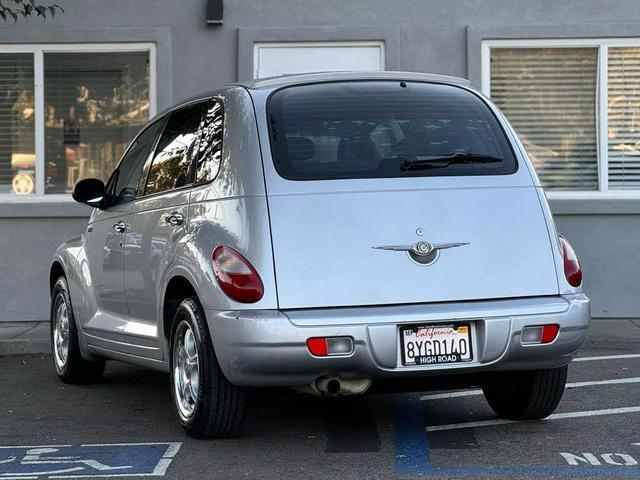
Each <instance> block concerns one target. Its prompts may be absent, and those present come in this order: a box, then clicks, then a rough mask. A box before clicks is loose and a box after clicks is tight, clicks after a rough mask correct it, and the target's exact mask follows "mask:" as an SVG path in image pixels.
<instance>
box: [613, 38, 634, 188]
mask: <svg viewBox="0 0 640 480" xmlns="http://www.w3.org/2000/svg"><path fill="white" fill-rule="evenodd" d="M608 57H609V59H608V69H609V72H608V75H609V82H608V87H607V92H608V98H609V101H608V104H609V108H608V115H609V117H608V119H609V120H608V123H609V126H608V132H607V136H608V139H609V141H608V144H609V145H608V153H609V188H610V189H612V190H616V189H638V188H640V47H609V55H608Z"/></svg>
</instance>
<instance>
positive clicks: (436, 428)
mask: <svg viewBox="0 0 640 480" xmlns="http://www.w3.org/2000/svg"><path fill="white" fill-rule="evenodd" d="M638 412H640V406H637V407H620V408H607V409H604V410H587V411H584V412H564V413H554V414H553V415H549V416H548V417H547V418H546V419H545V420H543V422H546V421H549V420H562V419H565V418H582V417H597V416H600V415H618V414H621V413H638ZM508 423H523V422H519V421H516V420H503V419H496V420H481V421H478V422H464V423H450V424H447V425H432V426H430V427H427V428H426V430H427V432H441V431H443V430H458V429H461V428H476V427H491V426H494V425H505V424H508Z"/></svg>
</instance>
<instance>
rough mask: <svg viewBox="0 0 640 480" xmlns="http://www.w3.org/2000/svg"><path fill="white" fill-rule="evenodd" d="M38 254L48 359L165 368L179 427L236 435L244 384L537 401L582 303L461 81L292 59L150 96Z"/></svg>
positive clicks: (521, 162) (91, 367)
mask: <svg viewBox="0 0 640 480" xmlns="http://www.w3.org/2000/svg"><path fill="white" fill-rule="evenodd" d="M73 197H74V198H75V199H76V200H77V201H79V202H83V203H86V204H89V205H91V206H93V207H95V208H94V210H93V213H92V215H91V218H90V220H89V223H88V226H87V229H86V232H85V233H84V234H83V235H80V236H78V237H75V238H72V239H70V240H68V241H67V242H65V243H64V244H63V245H61V246H60V248H59V249H58V251H57V253H56V254H55V258H54V260H53V262H52V265H51V275H50V285H51V298H52V303H51V337H52V345H53V352H54V356H53V358H54V364H55V369H56V372H57V374H58V376H59V377H60V378H61V379H62V380H63V381H65V382H85V381H90V380H96V379H97V378H99V377H100V376H101V375H102V372H103V370H104V365H105V359H116V360H121V361H125V362H130V363H135V364H138V365H142V366H145V367H149V368H153V369H157V370H161V371H168V372H170V376H171V394H172V397H173V401H174V404H175V409H176V413H177V415H178V417H179V419H180V422H181V424H182V426H183V428H184V429H185V430H186V432H187V433H189V434H190V435H193V436H197V437H221V436H229V435H232V434H234V433H237V431H238V429H239V427H240V423H241V420H242V417H243V410H244V392H245V388H246V387H261V386H288V387H295V388H298V389H301V390H306V391H308V392H311V393H316V394H320V395H349V394H361V393H364V392H365V391H367V390H368V389H369V388H370V387H371V386H373V387H377V386H384V385H395V386H396V387H397V388H401V389H414V390H427V389H433V388H456V387H457V388H459V387H467V386H471V385H476V386H480V387H482V388H483V391H484V394H485V397H486V399H487V401H488V402H489V404H490V405H491V407H492V408H493V410H495V412H496V414H497V415H499V416H500V417H504V418H509V419H539V418H543V417H545V416H547V415H549V414H550V413H551V412H553V411H554V409H555V408H556V406H557V405H558V402H559V401H560V398H561V396H562V392H563V389H564V384H565V380H566V376H567V365H568V364H569V362H570V361H571V359H572V358H573V356H574V355H575V353H576V351H577V350H578V349H579V348H580V347H581V346H582V344H583V343H584V341H585V336H586V334H587V329H588V326H589V321H590V312H589V300H588V298H587V297H586V296H585V295H584V294H583V293H582V290H581V283H582V272H581V270H580V266H579V264H578V261H577V259H576V256H575V254H574V252H573V250H572V248H571V246H570V245H569V243H568V242H567V241H566V240H565V239H564V238H563V237H561V236H559V235H558V233H557V232H556V229H555V226H554V223H553V219H552V217H551V213H550V212H549V208H548V206H547V202H546V200H545V196H544V192H543V190H542V188H541V187H540V183H539V181H538V179H537V177H536V174H535V172H534V169H533V168H532V165H531V162H530V161H529V159H528V158H527V154H526V152H525V151H524V149H523V147H522V144H521V143H520V142H519V141H518V138H517V137H516V135H515V133H514V132H513V130H512V128H511V127H510V126H509V124H508V123H507V121H506V119H505V118H504V116H503V115H502V114H501V113H500V111H499V110H498V109H497V108H496V107H495V106H494V105H492V104H491V102H490V101H489V100H488V99H486V98H485V97H483V96H482V95H481V94H480V93H478V92H477V91H475V90H474V89H472V88H471V87H470V86H469V84H468V82H467V81H466V80H462V79H457V78H451V77H443V76H437V75H424V74H416V73H394V72H382V73H380V72H377V73H329V74H307V75H297V76H288V77H280V78H274V79H265V80H257V81H252V82H248V83H238V84H235V85H231V86H228V87H225V88H223V89H220V90H218V91H215V92H212V93H208V94H205V95H202V96H199V97H196V98H194V99H191V100H189V101H187V102H184V103H181V104H179V105H177V106H175V107H173V108H170V109H169V110H167V111H166V112H164V113H162V114H160V115H158V116H157V117H156V118H154V119H153V120H151V121H150V122H149V124H148V125H147V126H146V127H145V128H144V129H143V130H142V131H141V132H140V133H139V134H138V136H137V137H136V138H135V139H134V140H133V142H132V143H131V145H130V146H129V148H128V150H127V151H126V153H125V154H124V156H123V158H122V160H121V161H120V163H119V165H118V167H117V168H116V170H115V171H114V172H113V174H112V176H111V178H110V179H109V181H108V182H107V183H106V185H105V184H104V183H103V182H102V181H100V180H97V179H86V180H82V181H80V182H79V183H78V184H77V185H76V187H75V189H74V192H73Z"/></svg>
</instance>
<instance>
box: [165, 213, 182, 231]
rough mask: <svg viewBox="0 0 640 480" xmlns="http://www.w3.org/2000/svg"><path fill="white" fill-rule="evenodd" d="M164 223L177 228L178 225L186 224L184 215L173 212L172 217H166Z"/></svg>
mask: <svg viewBox="0 0 640 480" xmlns="http://www.w3.org/2000/svg"><path fill="white" fill-rule="evenodd" d="M164 221H165V222H167V223H168V224H169V225H171V226H172V227H177V226H178V225H182V222H184V215H182V214H181V213H178V212H173V213H172V214H171V215H167V216H166V217H164Z"/></svg>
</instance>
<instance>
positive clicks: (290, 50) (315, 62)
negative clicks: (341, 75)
mask: <svg viewBox="0 0 640 480" xmlns="http://www.w3.org/2000/svg"><path fill="white" fill-rule="evenodd" d="M384 62H385V57H384V42H382V41H352V42H275V43H271V42H267V43H256V44H254V51H253V76H254V78H265V77H274V76H278V75H286V74H293V73H309V72H328V71H334V72H335V71H342V70H365V71H366V70H384V68H385V67H384Z"/></svg>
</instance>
